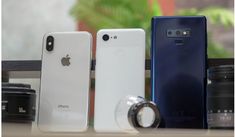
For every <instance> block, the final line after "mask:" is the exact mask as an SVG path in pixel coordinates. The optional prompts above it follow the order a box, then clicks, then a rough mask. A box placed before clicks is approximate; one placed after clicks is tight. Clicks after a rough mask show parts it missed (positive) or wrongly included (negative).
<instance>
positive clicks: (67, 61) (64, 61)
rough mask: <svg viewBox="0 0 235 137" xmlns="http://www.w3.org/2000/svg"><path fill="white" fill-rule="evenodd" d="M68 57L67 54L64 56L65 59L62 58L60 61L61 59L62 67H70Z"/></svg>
mask: <svg viewBox="0 0 235 137" xmlns="http://www.w3.org/2000/svg"><path fill="white" fill-rule="evenodd" d="M69 60H70V57H69V55H68V54H67V55H66V57H63V58H62V59H61V64H62V65H63V66H69V65H70V61H69Z"/></svg>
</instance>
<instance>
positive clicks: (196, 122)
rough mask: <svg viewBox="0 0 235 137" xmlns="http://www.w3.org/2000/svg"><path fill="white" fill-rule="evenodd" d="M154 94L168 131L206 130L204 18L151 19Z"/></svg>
mask: <svg viewBox="0 0 235 137" xmlns="http://www.w3.org/2000/svg"><path fill="white" fill-rule="evenodd" d="M151 37H152V39H151V40H152V41H151V90H152V91H151V93H152V95H151V96H152V101H154V102H155V103H156V104H157V105H158V106H159V109H160V113H161V117H162V122H161V125H160V127H166V128H206V82H207V78H206V68H207V31H206V18H205V17H204V16H171V17H170V16H168V17H153V18H152V36H151Z"/></svg>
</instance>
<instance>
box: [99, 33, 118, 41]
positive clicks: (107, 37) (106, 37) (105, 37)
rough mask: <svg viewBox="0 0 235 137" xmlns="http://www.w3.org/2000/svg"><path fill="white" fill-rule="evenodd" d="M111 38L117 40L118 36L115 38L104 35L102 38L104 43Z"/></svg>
mask: <svg viewBox="0 0 235 137" xmlns="http://www.w3.org/2000/svg"><path fill="white" fill-rule="evenodd" d="M110 38H111V39H112V38H113V39H117V36H113V37H112V36H109V35H108V34H104V35H103V37H102V39H103V40H104V41H108V40H109V39H110Z"/></svg>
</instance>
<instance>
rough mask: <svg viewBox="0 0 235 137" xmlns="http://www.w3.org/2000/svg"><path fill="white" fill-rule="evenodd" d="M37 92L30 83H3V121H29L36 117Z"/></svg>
mask: <svg viewBox="0 0 235 137" xmlns="http://www.w3.org/2000/svg"><path fill="white" fill-rule="evenodd" d="M35 105H36V94H35V90H33V89H31V87H30V85H28V84H17V83H15V84H13V83H11V84H10V83H2V121H3V122H17V123H29V122H32V121H34V119H35Z"/></svg>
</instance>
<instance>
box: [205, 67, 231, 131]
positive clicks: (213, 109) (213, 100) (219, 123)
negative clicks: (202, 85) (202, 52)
mask: <svg viewBox="0 0 235 137" xmlns="http://www.w3.org/2000/svg"><path fill="white" fill-rule="evenodd" d="M208 73H209V80H210V83H209V84H208V86H207V109H208V110H207V121H208V127H209V128H214V129H215V128H216V129H233V128H234V124H233V121H234V104H233V103H234V67H233V65H223V66H217V67H212V68H209V71H208Z"/></svg>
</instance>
